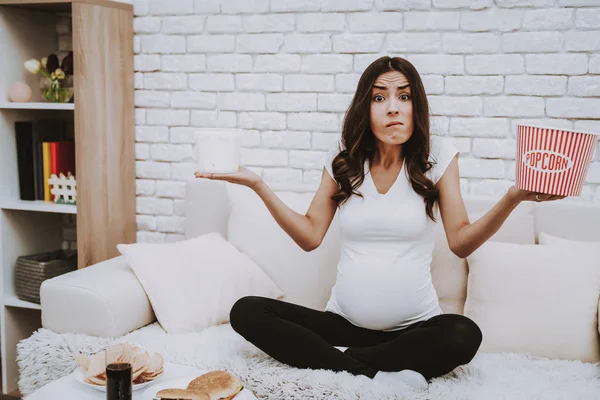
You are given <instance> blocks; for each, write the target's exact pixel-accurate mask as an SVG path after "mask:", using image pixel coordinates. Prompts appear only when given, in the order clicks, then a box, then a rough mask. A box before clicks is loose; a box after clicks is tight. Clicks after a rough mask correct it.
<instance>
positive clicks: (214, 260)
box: [117, 232, 283, 333]
mask: <svg viewBox="0 0 600 400" xmlns="http://www.w3.org/2000/svg"><path fill="white" fill-rule="evenodd" d="M117 248H118V249H119V251H120V252H121V254H123V255H124V256H125V258H126V259H127V262H128V263H129V265H130V266H131V268H132V269H133V271H134V273H135V275H136V276H137V277H138V279H139V280H140V283H141V284H142V286H143V287H144V290H145V291H146V294H147V295H148V298H149V299H150V303H151V304H152V308H153V309H154V312H155V314H156V318H157V319H158V322H160V324H161V325H162V326H163V328H164V329H165V330H166V331H167V332H169V333H187V332H200V331H202V330H203V329H205V328H208V327H209V326H211V325H218V324H221V323H224V322H228V321H229V312H230V311H231V307H232V306H233V304H234V303H235V302H236V301H237V300H238V299H240V298H241V297H244V296H264V297H270V298H281V297H282V296H283V293H282V292H281V290H280V289H279V288H278V287H277V285H275V284H274V283H273V282H272V281H271V280H270V279H269V278H268V277H267V275H266V274H265V273H264V272H263V271H262V270H261V269H260V268H259V267H258V266H257V265H256V264H254V262H252V260H251V259H250V258H248V256H246V255H245V254H243V253H240V252H239V251H238V250H237V249H236V248H235V247H234V246H233V245H231V244H230V243H229V242H227V241H226V240H225V239H224V238H223V236H221V234H220V233H218V232H213V233H208V234H205V235H201V236H198V237H195V238H193V239H188V240H183V241H179V242H174V243H135V244H119V245H117Z"/></svg>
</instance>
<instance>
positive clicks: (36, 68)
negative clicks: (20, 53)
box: [25, 58, 42, 74]
mask: <svg viewBox="0 0 600 400" xmlns="http://www.w3.org/2000/svg"><path fill="white" fill-rule="evenodd" d="M41 66H42V64H40V62H39V61H38V60H35V59H33V58H32V59H31V60H27V61H25V69H27V71H29V72H31V73H32V74H37V73H38V72H40V68H41Z"/></svg>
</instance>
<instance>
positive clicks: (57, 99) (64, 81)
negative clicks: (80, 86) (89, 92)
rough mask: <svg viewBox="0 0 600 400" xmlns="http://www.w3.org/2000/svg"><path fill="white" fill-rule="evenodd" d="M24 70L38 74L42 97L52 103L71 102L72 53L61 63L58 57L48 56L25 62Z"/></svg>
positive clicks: (53, 54) (54, 55)
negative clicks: (40, 76)
mask: <svg viewBox="0 0 600 400" xmlns="http://www.w3.org/2000/svg"><path fill="white" fill-rule="evenodd" d="M25 68H26V69H27V70H28V71H29V72H31V73H32V74H40V75H42V78H41V80H40V89H41V91H42V97H43V98H44V99H45V100H46V101H49V102H53V103H72V102H73V52H72V51H70V52H68V53H67V54H66V55H65V56H64V57H63V58H62V61H59V58H58V55H56V54H55V53H52V54H50V55H49V56H48V57H43V58H42V59H41V60H39V61H38V60H36V59H34V58H32V59H30V60H27V61H25Z"/></svg>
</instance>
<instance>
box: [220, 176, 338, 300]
mask: <svg viewBox="0 0 600 400" xmlns="http://www.w3.org/2000/svg"><path fill="white" fill-rule="evenodd" d="M228 190H229V199H230V203H231V204H230V206H231V214H230V215H229V221H228V240H229V242H230V243H232V244H233V245H235V246H236V247H237V248H238V249H239V250H240V251H242V252H243V253H245V254H247V255H248V256H249V257H250V258H251V259H252V260H253V261H254V262H255V263H256V264H258V265H259V266H260V267H261V268H262V269H263V270H264V271H265V272H266V273H267V275H268V276H269V277H270V278H271V279H272V280H273V281H274V282H275V283H276V284H277V285H278V286H279V287H280V288H281V290H282V291H283V292H284V293H285V297H284V300H285V301H288V302H290V303H295V304H299V305H303V306H305V307H309V308H313V309H315V310H321V311H322V310H324V309H325V305H326V304H327V300H328V299H329V296H330V294H331V288H332V287H333V284H334V282H335V277H336V272H337V263H338V260H339V256H340V237H339V236H340V235H339V226H338V222H337V213H336V216H335V217H334V219H333V221H332V223H331V226H330V228H329V230H328V231H327V234H326V235H325V238H324V239H323V242H322V243H321V245H320V246H319V247H318V248H317V249H315V250H313V251H311V252H306V251H304V250H302V249H301V248H300V247H299V246H298V245H297V244H296V243H295V242H294V241H293V240H292V239H291V238H290V237H289V235H288V234H287V233H285V231H284V230H283V229H282V228H281V227H280V226H279V225H278V224H277V222H276V221H275V219H274V218H273V216H272V215H271V213H270V212H269V210H268V209H267V207H266V206H265V204H264V202H263V201H262V199H261V198H260V197H259V196H258V195H257V194H256V193H255V192H254V191H253V190H251V189H248V188H247V187H244V186H239V185H228ZM276 194H277V196H278V197H279V198H280V199H281V200H282V201H283V202H284V203H285V204H286V205H287V206H288V207H290V208H291V209H292V210H294V211H296V212H299V213H302V214H304V213H306V211H307V210H308V207H309V206H310V203H311V201H312V198H313V196H314V192H312V191H306V192H286V191H277V192H276Z"/></svg>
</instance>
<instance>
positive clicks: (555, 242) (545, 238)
mask: <svg viewBox="0 0 600 400" xmlns="http://www.w3.org/2000/svg"><path fill="white" fill-rule="evenodd" d="M538 242H539V243H540V244H541V245H552V246H584V247H589V248H594V249H596V250H597V251H598V252H599V253H600V242H582V241H579V240H573V239H565V238H561V237H558V236H553V235H550V234H549V233H546V232H540V234H539V237H538ZM598 262H599V263H600V260H598Z"/></svg>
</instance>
